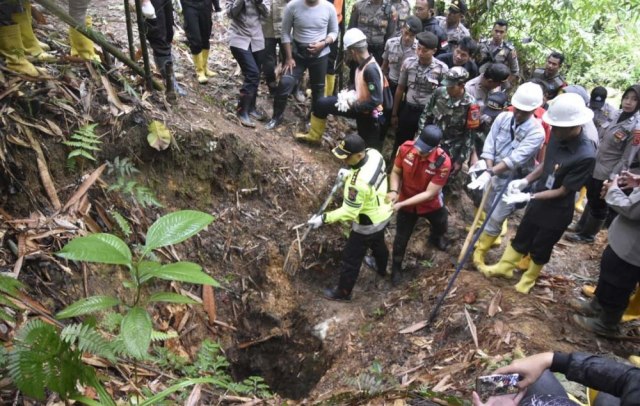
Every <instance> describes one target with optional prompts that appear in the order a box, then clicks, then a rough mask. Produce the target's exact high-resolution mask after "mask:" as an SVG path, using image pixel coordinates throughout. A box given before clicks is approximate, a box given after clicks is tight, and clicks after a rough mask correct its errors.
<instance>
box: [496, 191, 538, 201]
mask: <svg viewBox="0 0 640 406" xmlns="http://www.w3.org/2000/svg"><path fill="white" fill-rule="evenodd" d="M529 200H531V194H529V193H522V192H516V193H513V194H506V195H503V196H502V201H503V202H505V203H506V204H516V203H526V202H528V201H529Z"/></svg>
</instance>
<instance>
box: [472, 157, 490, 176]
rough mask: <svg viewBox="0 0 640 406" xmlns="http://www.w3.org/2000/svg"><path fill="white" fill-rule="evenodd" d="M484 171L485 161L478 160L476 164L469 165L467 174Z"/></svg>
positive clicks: (485, 167) (485, 168)
mask: <svg viewBox="0 0 640 406" xmlns="http://www.w3.org/2000/svg"><path fill="white" fill-rule="evenodd" d="M486 170H487V161H485V160H484V159H480V160H479V161H478V162H476V163H475V164H473V165H471V168H469V173H472V172H482V171H486Z"/></svg>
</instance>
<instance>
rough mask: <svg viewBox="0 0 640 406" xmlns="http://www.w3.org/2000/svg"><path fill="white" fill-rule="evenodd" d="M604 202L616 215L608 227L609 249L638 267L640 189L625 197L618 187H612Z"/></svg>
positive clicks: (639, 259) (639, 250) (639, 258)
mask: <svg viewBox="0 0 640 406" xmlns="http://www.w3.org/2000/svg"><path fill="white" fill-rule="evenodd" d="M605 200H606V201H607V204H608V205H609V207H611V208H612V209H613V210H615V211H616V212H617V213H618V216H617V217H616V218H615V219H614V220H613V222H612V223H611V226H609V245H610V246H611V249H613V251H614V252H615V253H616V254H617V255H618V256H619V257H620V258H622V259H623V260H625V261H626V262H628V263H630V264H632V265H635V266H640V249H639V248H640V247H639V246H638V241H639V240H640V187H637V188H635V189H633V192H631V194H630V195H629V196H627V195H625V194H624V192H623V191H622V190H620V188H619V187H618V186H615V185H612V186H611V187H610V188H609V191H608V192H607V195H606V196H605Z"/></svg>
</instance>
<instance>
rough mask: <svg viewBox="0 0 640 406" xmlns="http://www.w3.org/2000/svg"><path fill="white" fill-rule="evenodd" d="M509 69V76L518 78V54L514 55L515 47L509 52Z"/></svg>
mask: <svg viewBox="0 0 640 406" xmlns="http://www.w3.org/2000/svg"><path fill="white" fill-rule="evenodd" d="M508 59H509V68H510V69H511V74H512V75H513V76H519V74H520V65H519V64H518V54H517V53H516V49H515V47H514V48H513V49H512V50H511V52H509V58H508Z"/></svg>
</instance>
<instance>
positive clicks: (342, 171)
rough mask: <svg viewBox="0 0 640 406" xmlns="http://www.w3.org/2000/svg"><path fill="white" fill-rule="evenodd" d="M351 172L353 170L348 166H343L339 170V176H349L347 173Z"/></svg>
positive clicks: (342, 177)
mask: <svg viewBox="0 0 640 406" xmlns="http://www.w3.org/2000/svg"><path fill="white" fill-rule="evenodd" d="M350 172H351V170H349V169H347V168H341V169H340V170H339V171H338V177H340V179H344V178H346V177H347V175H349V173H350Z"/></svg>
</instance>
